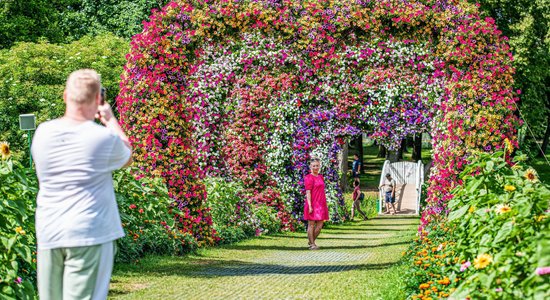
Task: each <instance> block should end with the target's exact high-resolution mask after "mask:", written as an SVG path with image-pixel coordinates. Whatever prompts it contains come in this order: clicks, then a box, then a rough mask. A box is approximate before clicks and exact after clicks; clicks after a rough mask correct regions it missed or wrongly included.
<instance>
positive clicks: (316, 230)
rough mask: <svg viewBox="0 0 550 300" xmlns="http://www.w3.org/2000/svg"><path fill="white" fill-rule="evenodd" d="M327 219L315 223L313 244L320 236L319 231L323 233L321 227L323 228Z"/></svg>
mask: <svg viewBox="0 0 550 300" xmlns="http://www.w3.org/2000/svg"><path fill="white" fill-rule="evenodd" d="M324 222H325V221H316V222H315V223H316V225H315V235H314V236H313V244H315V240H316V239H317V237H318V236H319V233H321V229H323V224H324Z"/></svg>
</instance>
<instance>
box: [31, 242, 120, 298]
mask: <svg viewBox="0 0 550 300" xmlns="http://www.w3.org/2000/svg"><path fill="white" fill-rule="evenodd" d="M114 245H115V244H114V241H111V242H108V243H105V244H101V245H94V246H87V247H72V248H57V249H49V250H39V251H38V253H37V273H38V296H39V297H40V299H41V300H73V299H74V300H77V299H78V300H84V299H86V300H88V299H89V300H96V299H106V298H107V293H108V292H109V281H110V279H111V272H112V270H113V261H114V252H115V250H114V247H115V246H114Z"/></svg>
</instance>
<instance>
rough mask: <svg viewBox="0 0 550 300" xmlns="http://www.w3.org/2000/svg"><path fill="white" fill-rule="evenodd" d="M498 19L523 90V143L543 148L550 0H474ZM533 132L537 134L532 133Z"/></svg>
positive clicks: (549, 78) (549, 109)
mask: <svg viewBox="0 0 550 300" xmlns="http://www.w3.org/2000/svg"><path fill="white" fill-rule="evenodd" d="M472 2H479V3H480V8H481V10H482V11H483V12H484V13H485V14H486V15H488V16H490V17H492V18H493V19H495V21H496V24H497V26H498V28H499V29H500V30H501V31H502V33H503V35H505V36H507V37H509V38H510V45H511V47H512V51H513V54H514V63H513V64H514V66H515V68H516V86H517V88H518V89H520V90H521V91H522V94H521V95H520V103H519V109H520V113H521V116H520V117H521V118H522V119H523V120H524V121H525V124H524V125H523V128H521V129H520V143H521V145H520V147H521V148H523V149H524V150H526V151H527V152H532V154H535V153H538V155H541V153H540V150H538V147H537V146H536V145H535V139H542V140H543V144H542V145H543V151H546V150H547V149H546V148H547V147H548V141H549V139H550V1H548V0H475V1H474V0H472ZM533 135H534V136H533Z"/></svg>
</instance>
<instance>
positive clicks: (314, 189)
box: [304, 158, 328, 250]
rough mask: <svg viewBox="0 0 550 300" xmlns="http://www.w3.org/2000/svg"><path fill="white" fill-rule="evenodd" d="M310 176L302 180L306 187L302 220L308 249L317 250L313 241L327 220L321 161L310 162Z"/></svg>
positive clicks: (316, 159) (315, 159)
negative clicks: (320, 172)
mask: <svg viewBox="0 0 550 300" xmlns="http://www.w3.org/2000/svg"><path fill="white" fill-rule="evenodd" d="M309 167H310V169H311V174H308V175H306V177H305V178H304V185H305V187H306V204H305V206H304V219H305V220H307V221H308V227H307V238H308V240H309V249H310V250H317V249H319V247H317V245H316V244H315V240H316V239H317V237H318V236H319V233H321V229H322V228H323V223H324V222H325V221H327V220H328V207H327V197H326V195H325V180H324V179H323V175H320V174H319V170H320V169H321V161H320V160H319V159H318V158H314V159H312V160H311V163H310V165H309Z"/></svg>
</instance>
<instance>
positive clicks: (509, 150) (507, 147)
mask: <svg viewBox="0 0 550 300" xmlns="http://www.w3.org/2000/svg"><path fill="white" fill-rule="evenodd" d="M504 149H505V150H506V153H508V154H510V153H512V151H514V146H512V142H510V140H509V139H508V138H505V139H504Z"/></svg>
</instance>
